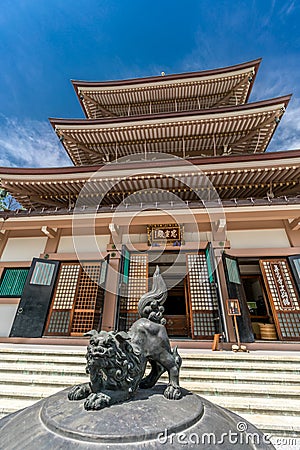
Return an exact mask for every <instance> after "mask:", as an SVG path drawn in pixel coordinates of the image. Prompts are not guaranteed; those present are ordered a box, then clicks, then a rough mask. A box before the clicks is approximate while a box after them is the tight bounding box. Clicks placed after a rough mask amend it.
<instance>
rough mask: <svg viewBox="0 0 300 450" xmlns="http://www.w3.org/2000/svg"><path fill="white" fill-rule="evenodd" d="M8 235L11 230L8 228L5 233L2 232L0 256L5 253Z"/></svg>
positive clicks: (0, 235) (0, 236)
mask: <svg viewBox="0 0 300 450" xmlns="http://www.w3.org/2000/svg"><path fill="white" fill-rule="evenodd" d="M8 237H9V231H8V230H6V231H5V232H4V233H0V258H1V257H2V255H3V252H4V249H5V246H6V244H7V240H8Z"/></svg>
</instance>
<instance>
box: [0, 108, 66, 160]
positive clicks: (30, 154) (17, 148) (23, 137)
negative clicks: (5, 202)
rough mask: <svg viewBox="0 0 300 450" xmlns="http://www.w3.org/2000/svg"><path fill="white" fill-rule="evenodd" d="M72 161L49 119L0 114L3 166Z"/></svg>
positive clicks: (0, 146) (0, 155) (0, 150)
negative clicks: (26, 118)
mask: <svg viewBox="0 0 300 450" xmlns="http://www.w3.org/2000/svg"><path fill="white" fill-rule="evenodd" d="M70 165H72V163H71V161H70V159H69V157H68V156H67V154H66V152H65V151H64V149H63V148H62V146H61V144H60V142H59V141H58V139H57V137H56V136H55V134H54V133H53V131H52V129H51V126H50V124H49V123H48V122H46V121H45V122H40V121H36V120H19V119H15V118H8V117H5V116H4V115H1V116H0V166H6V167H62V166H70Z"/></svg>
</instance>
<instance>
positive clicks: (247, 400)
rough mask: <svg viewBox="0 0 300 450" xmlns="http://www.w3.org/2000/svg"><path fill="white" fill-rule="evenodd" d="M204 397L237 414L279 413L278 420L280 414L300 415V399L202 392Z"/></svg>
mask: <svg viewBox="0 0 300 450" xmlns="http://www.w3.org/2000/svg"><path fill="white" fill-rule="evenodd" d="M201 395H202V397H204V398H206V399H207V400H209V401H210V402H213V403H216V404H217V405H220V406H222V407H223V408H227V409H230V410H232V411H234V412H236V413H237V414H241V413H248V414H250V413H251V414H265V415H274V416H275V415H278V416H279V417H278V420H279V421H280V416H281V415H283V416H285V415H289V416H295V417H299V416H300V400H292V401H291V400H289V401H288V402H284V400H283V399H282V398H281V399H274V398H267V397H264V398H263V401H262V400H261V398H259V397H258V398H257V397H253V396H252V397H251V396H249V397H244V396H243V397H237V396H236V395H232V396H230V395H222V396H219V395H210V394H201Z"/></svg>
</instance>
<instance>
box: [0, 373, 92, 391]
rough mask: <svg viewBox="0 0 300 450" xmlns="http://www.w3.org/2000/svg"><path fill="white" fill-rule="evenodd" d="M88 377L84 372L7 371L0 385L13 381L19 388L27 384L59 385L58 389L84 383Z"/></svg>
mask: <svg viewBox="0 0 300 450" xmlns="http://www.w3.org/2000/svg"><path fill="white" fill-rule="evenodd" d="M88 381H89V378H88V376H87V375H85V374H78V375H74V376H72V374H69V375H68V374H64V375H51V376H50V377H49V375H45V374H36V373H32V374H30V373H15V374H14V375H13V378H12V375H11V374H9V373H7V374H3V375H1V377H0V387H1V385H3V384H4V385H6V384H10V383H12V382H13V383H14V384H15V385H17V386H19V389H20V388H21V387H22V385H28V386H32V385H34V386H40V385H42V386H49V387H54V386H57V387H60V389H64V388H65V387H67V386H72V385H74V384H79V383H85V382H88Z"/></svg>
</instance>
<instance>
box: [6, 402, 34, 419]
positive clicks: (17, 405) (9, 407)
mask: <svg viewBox="0 0 300 450" xmlns="http://www.w3.org/2000/svg"><path fill="white" fill-rule="evenodd" d="M36 402H37V400H36V399H26V398H22V399H21V398H19V399H18V400H14V399H12V398H1V401H0V418H1V417H4V416H6V415H7V414H12V413H14V412H16V411H19V410H20V409H23V408H27V407H28V406H31V405H33V404H34V403H36Z"/></svg>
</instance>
